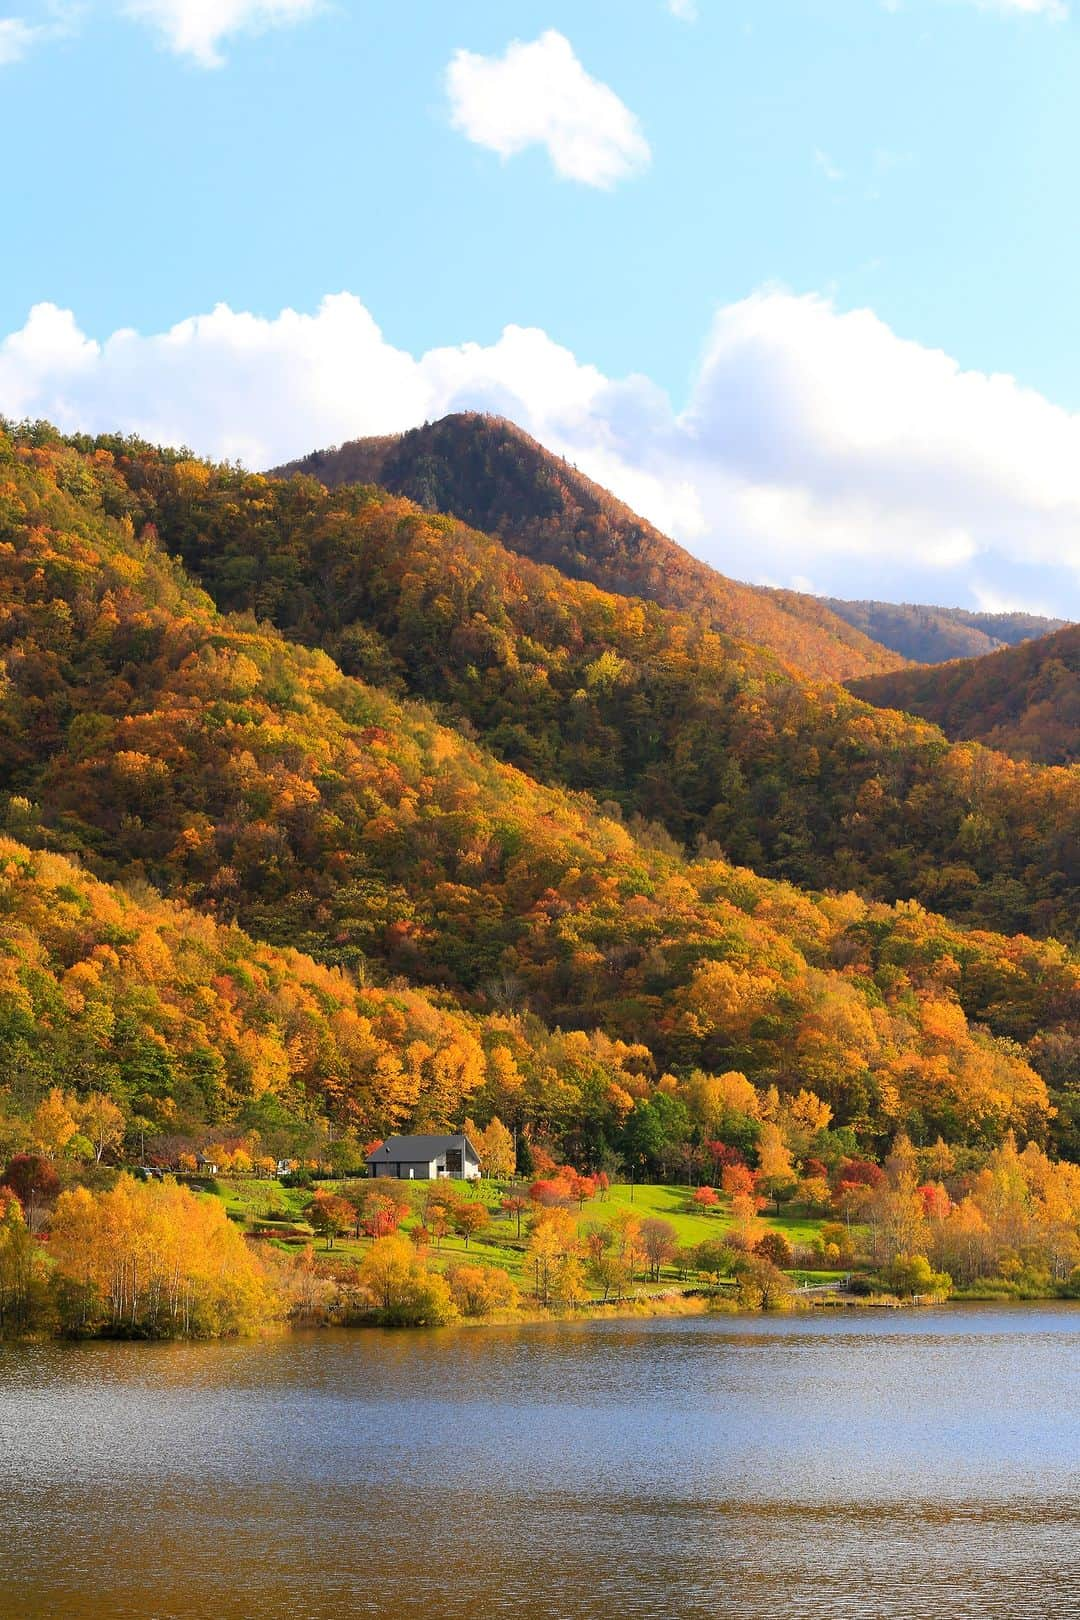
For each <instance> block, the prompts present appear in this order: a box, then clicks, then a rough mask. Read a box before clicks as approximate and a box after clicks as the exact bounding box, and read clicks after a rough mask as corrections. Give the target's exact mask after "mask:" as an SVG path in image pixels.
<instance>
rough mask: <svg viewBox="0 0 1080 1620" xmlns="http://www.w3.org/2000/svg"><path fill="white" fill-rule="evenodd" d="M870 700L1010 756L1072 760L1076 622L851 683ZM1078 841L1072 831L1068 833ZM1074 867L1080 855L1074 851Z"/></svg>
mask: <svg viewBox="0 0 1080 1620" xmlns="http://www.w3.org/2000/svg"><path fill="white" fill-rule="evenodd" d="M853 689H854V690H855V691H857V692H859V693H860V694H861V695H862V696H863V697H865V698H866V699H867V700H868V701H869V702H871V703H880V704H884V705H886V706H888V707H889V708H898V709H907V710H908V711H909V712H911V713H912V714H919V715H924V716H925V717H926V718H927V719H928V720H932V721H933V722H934V723H935V724H936V725H939V726H941V728H942V730H943V731H945V732H946V733H947V734H948V735H949V736H950V737H958V738H977V739H978V740H979V741H980V742H983V743H986V744H987V746H988V747H990V748H997V749H1000V750H1001V751H1002V752H1003V753H1006V754H1011V755H1012V756H1013V758H1014V759H1022V760H1038V761H1041V762H1042V763H1044V764H1048V765H1066V764H1070V763H1073V762H1074V761H1078V760H1080V625H1070V626H1068V627H1067V628H1066V629H1064V630H1059V631H1058V632H1057V634H1056V635H1052V636H1044V637H1042V639H1041V640H1039V641H1028V642H1025V643H1024V644H1023V645H1022V646H1019V647H1010V648H1006V649H1005V650H1003V651H1002V652H997V653H994V654H992V655H991V656H990V657H988V658H978V659H969V660H965V661H964V662H962V663H952V664H943V665H941V666H939V667H937V668H934V669H925V670H923V669H912V670H904V671H901V672H899V673H898V674H896V675H891V676H880V677H878V678H876V679H874V680H869V681H860V682H856V683H854V685H853ZM1074 837H1075V838H1077V839H1078V840H1080V828H1074ZM1074 858H1075V859H1076V860H1077V862H1078V863H1080V855H1076V854H1074Z"/></svg>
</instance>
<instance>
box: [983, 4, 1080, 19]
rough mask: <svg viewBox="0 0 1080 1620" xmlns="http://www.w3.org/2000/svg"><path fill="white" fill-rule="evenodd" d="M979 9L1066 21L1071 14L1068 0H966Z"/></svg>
mask: <svg viewBox="0 0 1080 1620" xmlns="http://www.w3.org/2000/svg"><path fill="white" fill-rule="evenodd" d="M964 3H965V4H967V5H973V6H975V7H976V8H977V9H978V10H979V11H999V12H1002V13H1004V14H1005V15H1006V16H1008V15H1012V16H1022V17H1050V18H1051V19H1052V20H1053V21H1054V22H1064V21H1065V19H1066V18H1067V17H1068V15H1069V6H1068V0H964Z"/></svg>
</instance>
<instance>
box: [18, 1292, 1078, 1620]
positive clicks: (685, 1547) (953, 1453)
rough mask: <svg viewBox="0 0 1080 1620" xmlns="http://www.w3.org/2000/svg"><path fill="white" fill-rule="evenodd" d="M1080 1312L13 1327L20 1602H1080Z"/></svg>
mask: <svg viewBox="0 0 1080 1620" xmlns="http://www.w3.org/2000/svg"><path fill="white" fill-rule="evenodd" d="M1078 1374H1080V1308H1077V1307H1075V1306H1067V1305H1062V1306H1057V1305H1045V1306H1044V1305H1039V1306H1005V1307H1000V1308H999V1307H997V1306H971V1307H967V1306H954V1307H949V1308H942V1309H938V1310H926V1311H921V1312H908V1313H900V1312H882V1313H877V1312H863V1313H858V1314H856V1313H851V1314H845V1315H826V1314H820V1315H813V1316H807V1317H798V1318H762V1317H746V1318H742V1317H722V1318H717V1319H714V1320H702V1319H695V1318H691V1319H673V1320H666V1321H665V1320H653V1321H640V1322H618V1323H614V1322H603V1323H588V1322H585V1323H580V1324H572V1325H547V1324H541V1325H536V1324H532V1325H524V1326H521V1327H495V1328H457V1329H445V1330H442V1331H439V1332H427V1333H404V1332H403V1333H379V1332H370V1331H357V1332H352V1333H348V1332H337V1331H335V1332H328V1333H320V1334H298V1335H294V1336H282V1337H280V1338H273V1339H269V1340H265V1341H256V1342H253V1343H252V1342H248V1343H239V1344H237V1343H229V1344H214V1345H124V1344H89V1345H60V1344H49V1345H45V1346H34V1347H18V1346H7V1347H0V1521H2V1527H3V1545H2V1548H0V1614H2V1615H3V1617H4V1620H8V1617H11V1620H14V1617H18V1620H38V1617H41V1620H44V1617H49V1620H128V1617H136V1616H137V1617H139V1620H173V1617H180V1616H185V1617H192V1616H195V1617H200V1620H201V1617H204V1616H205V1617H213V1620H285V1617H286V1616H289V1617H292V1620H331V1617H333V1620H347V1617H348V1616H349V1615H403V1616H410V1615H414V1614H420V1613H422V1612H431V1613H435V1614H438V1615H441V1616H446V1617H448V1620H459V1617H460V1620H464V1617H466V1616H469V1617H470V1620H482V1617H484V1616H513V1617H518V1616H520V1617H522V1620H525V1617H528V1620H594V1617H595V1620H600V1617H601V1616H602V1617H604V1620H621V1617H624V1616H639V1615H642V1616H643V1615H648V1616H656V1617H663V1616H677V1617H683V1616H685V1617H688V1620H689V1617H694V1620H697V1617H698V1616H701V1617H702V1620H704V1617H706V1616H708V1617H710V1620H717V1617H725V1620H726V1617H734V1620H786V1617H789V1616H790V1617H792V1620H795V1617H798V1620H829V1617H833V1616H837V1617H845V1620H846V1617H848V1616H852V1617H854V1616H858V1617H859V1620H886V1617H892V1616H896V1617H897V1620H918V1617H922V1616H927V1617H930V1616H932V1617H933V1620H964V1617H967V1616H971V1617H972V1620H975V1617H978V1620H997V1617H1001V1620H1006V1617H1007V1620H1019V1617H1023V1616H1048V1617H1049V1616H1054V1617H1055V1620H1057V1617H1067V1616H1069V1615H1076V1614H1080V1508H1078V1501H1080V1377H1078Z"/></svg>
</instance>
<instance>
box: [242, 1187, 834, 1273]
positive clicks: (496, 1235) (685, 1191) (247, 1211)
mask: <svg viewBox="0 0 1080 1620" xmlns="http://www.w3.org/2000/svg"><path fill="white" fill-rule="evenodd" d="M318 1185H319V1186H320V1187H325V1188H327V1189H328V1190H332V1191H333V1190H336V1187H337V1184H336V1183H334V1182H319V1183H318ZM393 1185H394V1187H395V1188H397V1187H401V1186H402V1184H401V1183H393ZM426 1185H427V1183H425V1182H414V1183H409V1184H406V1185H405V1186H404V1189H403V1190H404V1196H405V1198H406V1199H409V1200H412V1201H414V1202H415V1203H416V1204H418V1203H419V1201H420V1199H421V1198H422V1197H423V1189H424V1188H425V1187H426ZM216 1186H217V1191H218V1194H219V1196H220V1197H222V1198H223V1199H224V1201H225V1204H226V1207H227V1208H228V1210H229V1213H230V1216H231V1217H232V1219H234V1220H236V1221H237V1222H238V1223H240V1222H242V1223H244V1224H245V1225H248V1226H252V1225H254V1224H256V1223H257V1224H259V1225H263V1224H264V1223H265V1217H266V1216H267V1214H268V1213H269V1212H270V1211H271V1210H279V1211H284V1212H285V1213H286V1214H287V1215H288V1216H289V1224H290V1225H291V1226H293V1227H294V1228H296V1229H303V1231H304V1233H305V1236H304V1237H302V1236H300V1233H299V1231H297V1232H296V1234H295V1235H291V1236H289V1237H287V1238H282V1239H279V1240H276V1241H279V1242H280V1243H281V1244H282V1246H288V1247H291V1246H294V1245H298V1244H300V1243H302V1242H304V1241H309V1242H314V1243H315V1244H316V1247H317V1249H318V1250H319V1251H320V1252H322V1251H323V1250H324V1247H325V1245H324V1240H323V1239H322V1238H316V1237H315V1236H314V1234H310V1228H308V1227H307V1223H306V1222H305V1220H304V1216H303V1211H304V1208H305V1206H306V1205H307V1203H308V1202H309V1201H310V1199H311V1196H312V1189H310V1188H302V1187H283V1186H282V1185H281V1183H280V1182H279V1181H274V1180H264V1181H257V1180H254V1179H253V1178H251V1177H225V1176H223V1177H219V1178H218V1181H217V1183H216ZM455 1186H456V1188H457V1190H458V1191H459V1192H461V1193H465V1194H466V1195H467V1196H470V1197H472V1198H475V1199H476V1200H477V1201H479V1202H481V1203H483V1204H484V1205H485V1206H486V1207H487V1209H488V1210H489V1212H490V1214H491V1217H492V1219H491V1224H490V1226H488V1227H487V1228H486V1230H485V1231H484V1232H482V1233H480V1234H479V1235H478V1236H476V1237H474V1238H472V1240H471V1241H470V1243H469V1245H468V1249H466V1245H465V1241H464V1239H463V1238H461V1237H459V1236H457V1235H456V1234H455V1233H450V1234H448V1235H447V1236H446V1237H444V1238H443V1240H442V1242H441V1244H439V1245H438V1246H437V1247H436V1245H435V1244H434V1243H433V1244H432V1247H431V1251H430V1258H431V1259H432V1260H433V1262H434V1263H435V1264H436V1265H445V1264H447V1263H448V1262H450V1261H453V1260H457V1259H464V1258H466V1256H467V1258H468V1259H469V1260H470V1261H475V1262H477V1263H480V1264H486V1265H493V1266H502V1267H503V1268H504V1269H505V1270H506V1271H508V1272H509V1273H510V1275H511V1276H512V1277H513V1278H514V1279H515V1281H516V1282H517V1283H518V1284H519V1286H521V1288H522V1289H523V1291H524V1290H526V1289H527V1288H528V1287H529V1284H530V1269H529V1262H528V1256H527V1254H526V1249H527V1246H528V1224H527V1216H526V1217H524V1218H523V1221H522V1230H521V1237H520V1239H519V1238H518V1236H517V1223H516V1221H515V1220H514V1219H513V1218H509V1219H508V1218H507V1217H506V1216H504V1215H503V1214H502V1212H501V1211H500V1209H499V1203H500V1200H501V1199H502V1197H503V1194H504V1191H505V1188H504V1186H503V1185H502V1184H499V1183H495V1182H486V1181H484V1182H472V1183H464V1182H458V1183H455ZM691 1192H692V1189H690V1188H687V1187H677V1186H670V1185H660V1186H658V1185H651V1184H638V1185H636V1186H634V1187H633V1188H631V1187H630V1186H629V1185H628V1184H626V1183H615V1184H614V1185H613V1186H612V1187H611V1188H610V1189H609V1191H608V1192H607V1194H606V1195H604V1196H602V1197H596V1198H593V1199H590V1200H589V1201H588V1202H587V1203H586V1204H585V1205H584V1206H583V1207H582V1208H581V1210H580V1211H577V1212H576V1213H577V1215H578V1220H579V1223H580V1225H581V1226H582V1228H585V1227H586V1226H588V1225H589V1224H591V1223H598V1224H602V1223H606V1222H610V1221H611V1220H613V1219H614V1218H615V1217H616V1216H617V1215H618V1214H619V1213H620V1212H622V1211H628V1212H631V1213H633V1214H635V1215H637V1216H638V1217H639V1218H640V1219H642V1220H647V1219H649V1218H650V1217H659V1218H661V1219H663V1220H665V1221H669V1222H670V1223H671V1225H672V1226H673V1227H674V1229H675V1232H676V1235H677V1238H678V1242H679V1244H680V1245H682V1246H684V1247H687V1248H690V1247H693V1246H694V1245H696V1244H698V1243H702V1242H704V1241H705V1240H706V1239H710V1238H721V1239H722V1237H723V1235H724V1233H725V1231H726V1230H727V1228H728V1226H729V1224H730V1211H729V1208H728V1201H727V1199H721V1202H720V1203H719V1204H718V1205H717V1206H716V1208H715V1209H713V1210H709V1211H700V1210H697V1209H694V1208H692V1207H691V1204H690V1198H691ZM419 1218H420V1217H419V1214H418V1213H417V1212H416V1211H415V1210H414V1211H413V1212H412V1213H410V1214H409V1215H408V1216H407V1217H406V1218H405V1221H404V1222H403V1227H404V1229H405V1230H406V1231H407V1230H408V1229H409V1228H410V1227H412V1226H415V1225H416V1224H417V1223H418V1221H419ZM761 1221H762V1224H763V1226H765V1227H766V1228H772V1229H775V1230H776V1231H779V1232H782V1233H783V1234H784V1236H785V1237H786V1238H787V1240H788V1242H789V1243H791V1244H796V1243H809V1242H810V1241H811V1239H812V1238H813V1237H814V1236H815V1234H816V1233H817V1231H818V1229H819V1227H820V1226H821V1218H820V1217H819V1218H815V1217H814V1216H812V1215H810V1214H809V1213H808V1212H807V1211H806V1210H803V1209H800V1208H799V1207H798V1206H795V1207H791V1206H789V1207H788V1208H786V1209H785V1210H784V1211H783V1213H782V1214H781V1215H779V1216H777V1215H776V1214H775V1212H774V1211H773V1210H772V1209H771V1208H770V1209H767V1210H764V1211H762V1214H761ZM307 1234H310V1235H307ZM368 1247H369V1240H368V1239H365V1238H361V1239H356V1238H354V1237H352V1235H351V1234H350V1235H347V1236H342V1237H338V1238H336V1239H335V1240H334V1253H335V1254H337V1255H339V1256H341V1257H342V1258H350V1259H358V1258H360V1256H361V1255H362V1254H363V1253H364V1252H365V1250H366V1249H367V1248H368ZM836 1275H838V1273H833V1272H812V1273H811V1272H807V1271H800V1272H799V1273H798V1279H799V1280H800V1281H828V1280H831V1279H832V1278H833V1277H835V1276H836ZM679 1281H680V1279H679V1276H678V1273H677V1272H676V1271H675V1270H674V1269H673V1268H671V1267H667V1268H665V1269H664V1270H663V1271H662V1272H661V1275H660V1283H661V1285H664V1286H669V1287H670V1286H673V1285H677V1284H678V1282H679ZM641 1286H647V1285H644V1284H642V1285H641ZM651 1286H656V1285H651Z"/></svg>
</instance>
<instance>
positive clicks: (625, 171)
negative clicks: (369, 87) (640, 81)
mask: <svg viewBox="0 0 1080 1620" xmlns="http://www.w3.org/2000/svg"><path fill="white" fill-rule="evenodd" d="M446 89H447V94H448V95H449V98H450V121H451V123H452V124H453V126H454V128H455V129H459V130H460V131H461V132H462V134H463V135H465V136H466V137H467V138H468V139H469V140H470V141H474V142H475V143H476V144H477V145H478V146H486V147H489V148H490V149H491V151H493V152H498V154H499V156H500V157H503V158H508V157H513V156H514V155H515V154H517V153H518V152H523V151H525V149H526V148H527V147H530V146H544V147H546V148H547V152H548V156H549V157H550V159H551V162H552V164H553V165H554V168H555V172H556V173H557V174H559V175H561V176H562V177H563V178H564V179H566V180H580V181H581V182H582V183H583V184H584V185H587V186H600V187H603V188H605V189H607V188H609V187H611V186H613V185H614V184H615V183H616V182H617V181H619V180H625V179H628V178H629V177H630V176H631V175H633V174H636V173H638V172H639V171H640V170H641V169H643V168H644V167H645V166H646V164H647V163H648V162H649V158H650V155H651V154H650V152H649V144H648V142H647V141H646V139H645V137H644V135H643V134H642V131H641V126H640V125H639V123H638V121H637V119H636V118H635V117H634V115H633V113H632V112H631V111H630V110H629V108H628V107H626V106H624V104H623V103H622V102H621V101H620V100H619V98H618V96H617V95H616V94H615V92H614V90H611V89H610V88H609V87H608V86H607V85H606V84H601V82H600V81H599V79H594V78H591V77H590V75H589V74H588V73H586V71H585V69H584V68H583V67H582V65H581V63H580V62H579V61H578V59H577V57H576V56H575V55H574V50H573V46H572V45H571V44H570V41H569V40H568V39H566V38H565V36H564V35H562V34H560V33H557V32H556V31H555V30H554V29H552V28H549V29H548V30H547V32H546V33H544V34H541V35H540V38H539V39H536V40H533V41H532V43H531V44H528V45H526V44H523V43H522V42H521V41H520V40H514V41H513V42H512V43H511V44H510V45H508V46H507V48H506V51H505V52H504V54H503V55H502V56H478V55H476V54H475V53H474V52H472V51H465V50H459V51H456V52H455V53H454V56H453V58H452V60H451V62H450V65H449V67H448V68H447V70H446Z"/></svg>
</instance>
